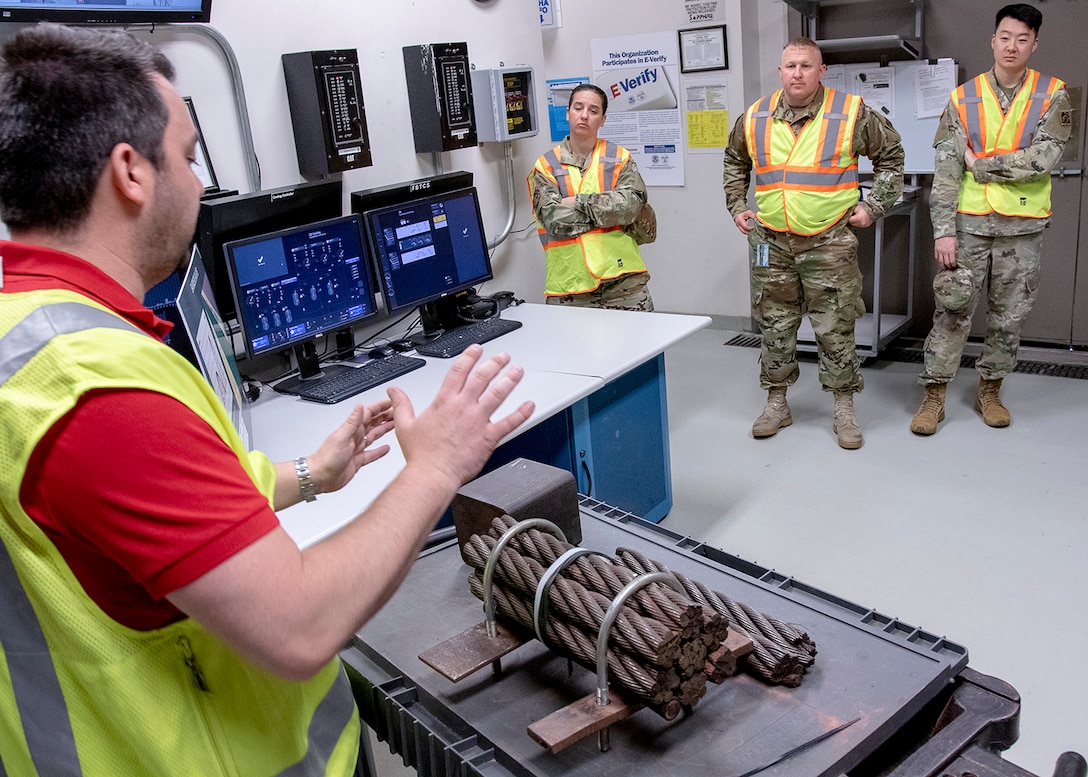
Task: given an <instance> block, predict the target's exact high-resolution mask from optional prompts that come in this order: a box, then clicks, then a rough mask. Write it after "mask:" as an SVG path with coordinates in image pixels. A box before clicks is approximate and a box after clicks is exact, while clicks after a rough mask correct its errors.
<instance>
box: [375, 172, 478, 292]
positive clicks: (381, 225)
mask: <svg viewBox="0 0 1088 777" xmlns="http://www.w3.org/2000/svg"><path fill="white" fill-rule="evenodd" d="M365 219H366V231H367V235H368V237H369V239H370V244H371V248H372V250H373V252H374V258H375V261H376V263H377V266H378V284H379V286H380V287H381V292H382V297H383V299H384V300H385V305H386V308H387V309H388V310H389V311H390V312H396V311H398V310H403V309H406V308H412V307H418V306H424V305H427V304H428V303H434V302H437V301H440V300H443V299H445V298H449V297H452V296H453V295H456V294H457V293H458V292H462V291H465V290H468V289H471V288H473V287H475V286H478V285H479V284H481V283H483V282H485V281H489V280H491V278H492V271H491V260H490V257H489V256H488V251H487V240H486V239H485V238H484V227H483V219H482V218H481V217H480V204H479V200H478V198H477V195H476V189H475V188H473V187H470V188H466V189H458V190H455V191H451V192H445V193H442V194H435V195H431V196H429V197H421V198H419V199H416V200H411V201H409V202H402V203H398V204H396V205H389V206H387V207H384V208H377V209H375V210H371V211H368V212H367V213H366V214H365Z"/></svg>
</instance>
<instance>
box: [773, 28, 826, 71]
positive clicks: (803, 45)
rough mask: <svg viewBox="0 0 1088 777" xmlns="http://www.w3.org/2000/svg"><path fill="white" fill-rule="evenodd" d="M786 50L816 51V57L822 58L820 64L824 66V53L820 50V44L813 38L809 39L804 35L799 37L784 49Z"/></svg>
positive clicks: (783, 48)
mask: <svg viewBox="0 0 1088 777" xmlns="http://www.w3.org/2000/svg"><path fill="white" fill-rule="evenodd" d="M786 49H805V50H807V51H815V52H816V56H818V57H819V58H820V64H823V61H824V53H823V52H822V51H821V50H820V46H819V44H818V43H816V41H814V40H813V39H812V38H808V37H806V36H804V35H799V36H798V37H796V38H794V39H793V40H791V41H790V42H789V43H787V44H786V45H785V46H783V47H782V50H783V51H785V50H786Z"/></svg>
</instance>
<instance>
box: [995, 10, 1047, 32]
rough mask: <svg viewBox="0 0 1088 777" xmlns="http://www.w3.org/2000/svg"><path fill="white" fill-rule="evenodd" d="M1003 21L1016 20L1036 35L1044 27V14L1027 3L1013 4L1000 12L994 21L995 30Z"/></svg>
mask: <svg viewBox="0 0 1088 777" xmlns="http://www.w3.org/2000/svg"><path fill="white" fill-rule="evenodd" d="M1002 19H1016V21H1018V22H1023V23H1024V24H1026V25H1027V26H1028V27H1029V28H1030V29H1031V31H1032V32H1034V33H1035V34H1036V35H1038V34H1039V28H1040V27H1042V26H1043V12H1042V11H1040V10H1039V9H1038V8H1036V7H1035V6H1033V5H1028V4H1027V3H1013V4H1012V5H1007V6H1005V7H1004V8H1002V9H1001V10H1000V11H998V12H997V17H996V18H995V19H994V29H995V30H996V29H997V27H998V25H999V24H1001V20H1002Z"/></svg>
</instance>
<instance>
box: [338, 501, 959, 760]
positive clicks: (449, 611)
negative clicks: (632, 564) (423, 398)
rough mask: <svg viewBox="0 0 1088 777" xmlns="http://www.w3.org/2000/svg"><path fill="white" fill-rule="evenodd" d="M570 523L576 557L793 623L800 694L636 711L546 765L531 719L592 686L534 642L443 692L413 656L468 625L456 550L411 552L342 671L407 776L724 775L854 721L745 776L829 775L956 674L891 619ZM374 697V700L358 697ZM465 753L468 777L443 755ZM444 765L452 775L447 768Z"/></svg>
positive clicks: (668, 535) (759, 688)
mask: <svg viewBox="0 0 1088 777" xmlns="http://www.w3.org/2000/svg"><path fill="white" fill-rule="evenodd" d="M599 511H600V512H601V515H598V514H591V513H590V512H588V511H587V510H585V509H583V512H582V516H583V535H584V539H583V543H582V544H583V546H585V547H589V548H594V549H597V550H602V551H606V552H611V551H613V550H614V549H615V548H616V547H617V546H619V545H624V546H627V547H631V548H635V549H637V550H640V551H642V552H644V553H645V554H646V555H648V556H650V557H651V558H654V559H656V560H658V561H661V562H663V563H665V564H667V565H668V566H670V567H672V568H674V569H676V570H677V571H682V572H684V573H686V574H688V575H689V576H691V577H692V578H694V579H697V580H701V581H703V582H705V583H706V584H707V585H709V586H711V587H712V588H714V589H715V590H718V591H720V592H722V593H724V594H725V595H727V596H729V597H731V598H734V599H735V600H737V601H739V602H743V603H745V604H748V605H750V606H752V607H754V608H755V609H757V610H760V611H762V612H765V613H768V614H770V615H773V616H775V617H777V618H779V619H781V620H784V621H786V622H789V623H794V624H798V625H800V626H801V627H803V628H804V629H805V630H807V631H808V632H809V634H810V635H811V636H812V637H813V638H814V639H815V641H816V644H817V647H818V649H819V654H818V655H817V659H816V664H815V666H814V667H813V669H812V670H811V671H810V672H809V674H808V675H807V677H806V680H805V682H804V684H803V685H801V686H800V687H799V688H796V689H786V688H779V687H770V686H767V685H765V684H764V683H762V682H761V681H759V680H756V679H754V678H753V677H750V676H747V675H743V674H742V675H739V676H737V677H734V678H731V679H729V680H727V681H726V682H725V683H724V684H722V685H720V686H713V685H712V686H710V687H709V688H708V691H707V695H706V697H705V698H704V699H702V700H701V701H700V702H699V704H698V705H696V706H695V708H694V711H693V712H692V713H690V714H682V715H681V716H680V717H679V718H677V719H676V720H674V721H672V722H666V721H664V720H662V719H661V718H660V717H658V716H657V715H655V714H654V713H653V712H650V711H648V710H643V711H641V712H639V713H637V714H636V715H635V716H634V717H632V718H631V719H629V720H626V721H623V722H622V723H621V724H618V725H615V726H613V727H612V733H611V741H612V749H611V751H609V752H607V753H601V752H598V750H597V748H596V740H595V738H593V737H590V738H588V739H586V740H584V741H582V742H580V743H577V744H575V745H573V746H571V747H570V748H568V749H567V750H563V751H561V752H560V753H558V754H556V755H549V754H547V753H546V752H544V750H543V749H542V748H541V747H540V746H539V745H537V744H536V743H535V742H534V741H533V740H531V739H530V738H529V736H528V735H527V734H526V728H527V727H528V725H529V724H530V723H532V722H534V721H535V720H537V719H539V718H542V717H544V716H545V715H547V714H549V713H551V712H553V711H554V710H557V709H559V708H560V707H563V706H565V705H567V704H569V703H571V702H573V701H575V700H576V699H578V698H581V697H582V696H586V695H588V694H590V693H592V692H593V689H594V677H593V675H592V674H591V673H590V672H588V671H586V670H584V669H582V668H580V667H577V666H576V667H575V669H574V675H573V677H571V678H569V679H568V677H567V664H566V661H565V660H563V659H560V658H557V657H556V656H554V655H553V654H552V653H550V652H549V651H548V650H547V649H546V648H545V647H544V646H543V645H541V644H540V643H538V642H532V643H530V644H527V645H525V646H523V647H521V648H519V649H518V650H516V651H515V652H513V653H511V654H510V655H508V656H507V657H505V658H504V659H503V668H504V674H503V676H502V677H501V678H498V679H496V678H494V677H492V675H491V674H490V673H489V672H487V671H483V672H480V673H478V675H476V676H472V677H470V678H468V679H466V680H464V681H462V682H460V683H458V684H456V685H455V684H453V683H450V682H449V681H448V680H446V679H445V678H444V677H442V676H440V675H438V674H437V673H435V672H434V671H432V670H431V669H429V668H428V667H427V666H425V665H424V664H423V663H422V662H421V661H419V659H418V657H417V656H418V654H419V653H421V652H423V650H425V649H426V648H429V647H431V646H433V645H435V644H437V643H439V642H441V641H443V640H445V639H447V638H449V637H452V636H453V635H455V634H457V633H459V632H461V631H463V630H465V629H467V628H469V627H471V626H473V625H475V624H476V623H479V622H480V621H481V620H482V606H481V604H480V602H479V601H478V600H476V599H474V598H473V597H472V596H471V594H469V592H468V586H467V583H466V578H467V576H468V573H469V570H468V567H466V566H465V565H464V564H463V563H462V562H461V558H460V554H459V552H458V549H457V548H456V546H454V545H452V544H450V545H446V546H439V547H437V548H434V549H432V550H431V551H428V552H427V553H425V554H424V555H423V556H422V557H421V558H420V559H419V560H418V561H417V562H416V563H415V564H414V565H413V567H412V570H411V572H410V574H409V576H408V578H407V580H406V581H405V583H404V584H403V586H402V587H401V589H400V590H399V591H398V592H397V594H396V595H395V596H394V597H393V599H392V600H391V601H390V602H389V604H387V605H386V607H385V608H384V609H383V610H382V611H381V612H379V613H378V615H377V616H376V617H375V618H374V619H373V620H372V621H371V622H370V623H369V624H368V625H367V626H366V628H364V629H363V630H362V631H361V632H360V633H359V636H358V637H357V638H356V640H355V643H354V644H355V650H356V651H358V652H357V653H355V654H354V657H350V656H349V658H348V661H349V663H350V664H352V665H354V666H355V667H356V670H357V671H360V672H362V673H363V675H364V676H365V677H366V680H367V683H368V684H369V685H371V686H372V688H371V690H372V694H373V698H372V699H369V700H368V699H363V700H362V701H361V707H362V708H363V715H364V718H367V719H368V722H371V724H372V725H374V726H375V728H376V729H377V730H378V731H379V734H380V735H381V734H382V733H383V732H384V735H385V736H387V737H388V738H390V740H391V746H392V747H393V749H394V750H395V751H396V752H401V753H402V754H404V755H405V757H406V759H407V761H408V762H409V763H412V764H416V765H417V767H418V768H419V770H420V774H422V775H445V774H473V773H475V774H504V775H505V774H513V775H541V776H544V775H548V776H551V775H573V776H575V777H577V776H578V775H586V777H589V776H590V775H593V776H594V777H596V775H617V776H618V775H624V776H625V777H626V776H627V775H635V776H637V775H645V776H646V777H650V776H651V775H653V776H654V777H657V776H658V775H662V774H666V773H669V770H670V769H671V770H672V773H676V774H684V775H687V776H690V775H701V774H706V775H716V777H721V775H723V774H724V772H723V764H725V763H727V762H728V761H729V760H730V759H733V762H734V763H736V762H740V761H743V760H744V758H746V757H749V756H747V755H745V754H746V753H747V752H748V749H750V748H752V747H753V746H754V745H755V744H756V743H758V742H760V741H764V739H765V738H770V739H773V740H778V741H781V740H782V739H783V738H786V739H788V737H789V735H790V733H791V732H790V731H788V730H785V727H784V723H783V721H784V720H788V719H790V718H796V717H797V716H800V717H801V718H804V719H808V720H810V721H811V720H820V719H828V716H830V717H831V718H834V719H838V720H843V721H849V720H854V719H855V718H857V719H859V722H857V723H855V724H854V725H852V726H850V727H849V728H847V729H845V730H844V731H842V732H840V733H838V734H835V735H833V736H832V737H830V738H829V739H827V740H825V741H823V742H820V743H819V744H816V745H815V746H813V747H811V748H809V749H807V750H804V751H803V752H801V753H799V754H797V755H795V756H792V757H791V758H789V759H788V760H786V761H784V762H783V763H781V764H779V765H777V766H773V767H770V768H768V769H766V770H765V771H762V772H760V774H761V775H767V776H772V775H773V776H777V777H781V776H782V775H793V776H796V777H818V776H819V775H827V776H828V777H831V776H832V775H840V774H842V773H843V772H845V771H847V770H849V769H850V768H852V767H853V766H854V765H856V764H857V763H858V762H859V761H860V760H861V759H862V758H863V757H865V756H866V755H868V754H869V753H871V752H872V751H874V750H875V749H876V748H877V747H878V746H879V745H880V744H881V743H883V742H884V741H885V740H886V739H887V738H888V737H889V736H890V735H891V734H892V733H893V732H894V731H896V730H897V729H898V728H900V727H901V726H902V725H903V724H904V723H905V722H906V721H907V720H908V719H909V718H910V717H911V716H912V715H914V714H915V713H916V712H918V710H920V709H921V707H922V706H924V705H925V703H926V702H928V701H930V700H931V699H933V698H935V696H936V695H937V694H938V693H939V692H940V691H941V690H942V689H943V688H945V687H946V686H947V685H948V683H949V682H951V680H952V678H953V677H954V676H955V675H956V674H957V673H958V672H959V671H960V670H961V669H962V668H963V667H964V666H966V664H967V652H966V650H965V649H964V648H962V647H961V646H959V645H956V644H954V643H951V642H948V641H947V640H945V639H943V638H942V637H939V636H937V635H933V634H929V633H926V632H924V631H922V630H920V629H916V628H914V627H912V626H909V625H908V624H904V623H901V622H899V621H897V620H895V619H894V618H888V617H886V616H883V615H881V614H880V613H878V612H876V611H873V610H870V609H868V608H865V607H861V606H858V605H854V604H851V603H850V602H847V601H845V600H842V599H839V598H838V597H834V596H831V595H828V594H826V593H824V592H821V591H819V590H817V589H814V588H812V587H809V586H806V585H804V584H803V583H800V582H799V581H796V580H793V579H792V578H789V577H786V576H783V575H780V574H778V573H775V572H773V571H771V570H768V569H765V568H762V567H759V566H757V565H754V564H750V563H748V562H744V561H743V560H741V559H737V558H735V557H732V556H728V555H727V554H725V553H722V552H721V551H716V550H714V549H712V548H709V547H706V546H704V545H701V544H699V543H696V542H693V541H689V540H686V539H685V538H683V537H679V536H678V535H675V534H673V533H672V532H669V531H668V530H666V529H663V528H661V527H657V526H654V525H653V524H649V523H646V522H644V521H641V520H639V519H636V518H634V516H631V515H630V514H628V513H624V512H623V511H619V510H615V509H612V508H609V507H608V506H607V505H603V506H601V507H600V508H599ZM382 683H387V686H388V687H387V688H386V690H382V689H380V688H375V687H373V686H378V685H381V684H382ZM464 748H467V749H468V750H469V751H470V752H471V753H472V754H473V755H472V757H473V759H474V761H473V763H474V764H475V765H473V766H471V767H469V766H466V764H465V762H464V761H463V760H460V759H459V757H457V756H456V753H457V752H458V750H460V749H464ZM451 759H452V761H454V762H456V763H451Z"/></svg>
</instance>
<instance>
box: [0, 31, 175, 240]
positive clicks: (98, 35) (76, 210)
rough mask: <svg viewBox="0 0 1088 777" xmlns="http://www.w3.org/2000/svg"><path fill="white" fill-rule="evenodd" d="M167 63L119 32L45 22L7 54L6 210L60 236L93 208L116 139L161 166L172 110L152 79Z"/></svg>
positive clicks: (12, 223) (1, 213)
mask: <svg viewBox="0 0 1088 777" xmlns="http://www.w3.org/2000/svg"><path fill="white" fill-rule="evenodd" d="M156 73H157V74H159V75H161V76H162V77H164V78H166V79H167V80H171V81H172V80H173V78H174V68H173V66H172V65H171V64H170V61H169V60H168V59H167V58H166V57H165V56H164V55H163V54H162V53H160V52H159V51H157V50H155V49H154V48H153V47H152V46H151V45H150V44H148V43H145V42H143V41H141V40H139V39H138V38H136V37H134V36H132V35H130V34H129V33H127V32H123V31H121V30H104V29H91V28H83V27H64V26H62V25H58V24H39V25H35V26H33V27H27V28H25V29H23V30H21V31H20V32H19V33H18V34H17V35H15V36H14V37H13V38H12V39H11V40H10V41H8V42H7V44H5V45H4V47H3V51H2V52H0V160H3V161H2V162H0V218H2V219H3V221H4V222H5V223H6V224H7V225H8V227H9V229H11V230H12V231H19V230H26V229H44V230H47V231H49V232H51V233H55V234H62V233H65V232H69V231H72V230H74V229H75V228H77V227H79V226H80V225H81V224H82V223H83V221H84V220H85V219H86V217H87V215H88V213H89V212H90V207H91V202H92V200H93V197H94V192H95V189H96V187H97V185H98V180H99V178H100V177H101V175H102V170H103V169H104V168H105V166H106V163H107V162H108V160H109V156H110V153H111V152H112V151H113V149H114V147H115V146H116V145H117V144H118V143H129V144H130V145H131V146H132V147H133V148H134V149H136V151H137V152H139V153H140V154H141V155H143V156H144V157H146V158H147V159H148V160H150V161H151V163H152V164H153V165H154V166H155V167H156V168H157V167H159V165H160V164H161V162H162V159H163V149H162V139H163V133H164V132H165V130H166V125H167V120H168V118H169V112H168V110H167V107H166V104H165V103H164V102H163V99H162V97H161V96H160V94H159V92H158V89H156V87H155V84H154V82H153V81H152V79H151V76H152V75H153V74H156Z"/></svg>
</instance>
